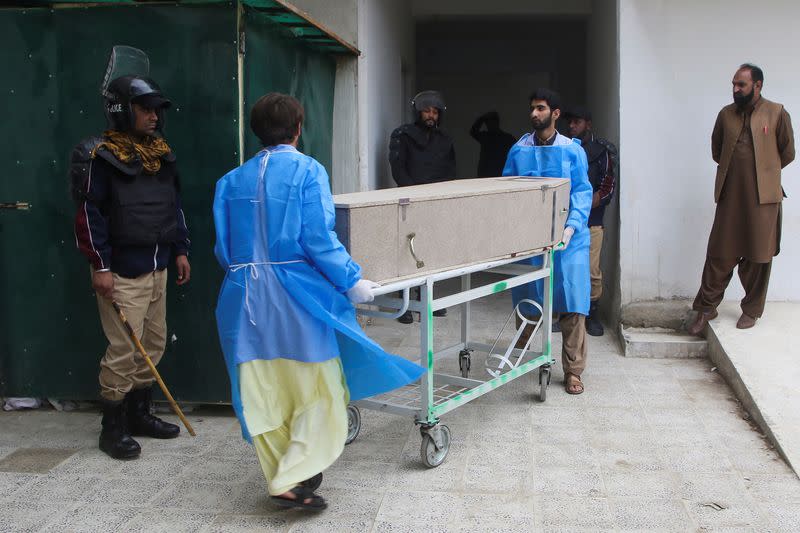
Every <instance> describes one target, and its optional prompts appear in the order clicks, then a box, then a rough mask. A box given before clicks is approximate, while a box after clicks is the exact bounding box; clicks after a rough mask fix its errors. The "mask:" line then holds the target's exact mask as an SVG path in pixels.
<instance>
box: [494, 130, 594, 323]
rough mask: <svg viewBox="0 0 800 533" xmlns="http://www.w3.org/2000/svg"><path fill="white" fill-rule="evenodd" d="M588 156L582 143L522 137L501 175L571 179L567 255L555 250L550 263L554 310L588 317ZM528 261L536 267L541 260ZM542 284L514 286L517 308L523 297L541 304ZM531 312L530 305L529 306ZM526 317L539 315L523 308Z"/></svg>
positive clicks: (562, 137) (589, 204) (512, 294)
mask: <svg viewBox="0 0 800 533" xmlns="http://www.w3.org/2000/svg"><path fill="white" fill-rule="evenodd" d="M587 169H588V163H587V161H586V152H585V151H584V150H583V148H581V145H580V141H578V140H570V139H569V138H567V137H564V136H563V135H561V134H560V133H559V134H557V136H556V139H555V141H554V142H553V144H552V145H551V146H534V144H533V136H532V135H531V134H529V133H528V134H526V135H524V136H523V137H522V138H521V139H520V140H519V141H518V142H517V144H515V145H514V146H513V147H512V148H511V151H509V153H508V158H507V159H506V166H505V168H504V169H503V175H504V176H538V177H543V178H569V179H570V187H571V188H570V194H569V216H568V217H567V223H566V226H572V228H573V229H574V230H575V234H574V235H573V236H572V240H570V242H569V245H568V246H567V248H566V250H563V251H557V252H556V253H555V259H554V264H553V311H555V312H557V313H580V314H582V315H588V314H589V296H590V293H591V279H590V274H589V245H590V240H591V239H590V235H589V227H588V226H587V221H588V219H589V211H590V210H591V208H592V185H591V184H590V183H589V177H588V174H587ZM526 262H528V263H530V264H532V265H536V266H539V265H541V264H542V259H541V257H535V258H532V259H530V260H527V261H526ZM543 288H544V287H543V281H542V280H539V281H535V282H533V283H529V284H528V285H523V286H521V287H515V288H514V289H512V291H511V297H512V300H513V302H514V305H515V306H516V305H517V304H518V303H519V301H520V300H522V299H524V298H527V299H530V300H534V301H536V302H539V303H540V304H541V303H542V301H543V299H544V291H543ZM531 307H532V306H531ZM522 311H523V312H524V313H525V314H528V315H538V310H536V311H534V310H533V309H522Z"/></svg>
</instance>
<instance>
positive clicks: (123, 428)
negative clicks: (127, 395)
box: [100, 401, 142, 459]
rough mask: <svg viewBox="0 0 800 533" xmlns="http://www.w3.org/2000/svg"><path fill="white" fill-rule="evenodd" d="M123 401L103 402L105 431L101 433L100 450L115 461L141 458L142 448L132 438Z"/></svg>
mask: <svg viewBox="0 0 800 533" xmlns="http://www.w3.org/2000/svg"><path fill="white" fill-rule="evenodd" d="M126 407H127V406H126V405H125V402H123V401H118V402H110V401H104V402H103V422H102V424H103V429H102V431H101V432H100V449H101V450H103V451H104V452H106V453H107V454H108V455H110V456H111V457H113V458H114V459H133V458H136V457H139V455H140V454H141V453H142V448H141V447H140V446H139V443H138V442H136V441H135V440H133V439H132V438H131V434H130V431H128V423H127V420H126V416H127V414H126V412H125V409H126Z"/></svg>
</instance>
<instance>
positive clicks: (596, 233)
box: [589, 226, 603, 302]
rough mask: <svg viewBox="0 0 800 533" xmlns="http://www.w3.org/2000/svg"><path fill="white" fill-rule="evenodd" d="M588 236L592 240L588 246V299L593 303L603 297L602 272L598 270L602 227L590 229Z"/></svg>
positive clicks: (601, 247)
mask: <svg viewBox="0 0 800 533" xmlns="http://www.w3.org/2000/svg"><path fill="white" fill-rule="evenodd" d="M589 234H590V236H591V239H592V240H591V244H590V246H589V267H590V272H591V277H592V293H591V296H590V298H589V299H590V300H592V301H593V302H595V301H597V300H599V299H600V297H601V296H602V295H603V271H602V270H600V252H601V251H602V250H603V226H592V227H590V228H589Z"/></svg>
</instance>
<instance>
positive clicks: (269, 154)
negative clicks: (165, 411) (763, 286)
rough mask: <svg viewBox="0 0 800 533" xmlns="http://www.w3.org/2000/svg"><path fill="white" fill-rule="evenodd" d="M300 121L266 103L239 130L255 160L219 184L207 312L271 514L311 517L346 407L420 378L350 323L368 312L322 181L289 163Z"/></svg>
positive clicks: (285, 103)
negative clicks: (255, 141)
mask: <svg viewBox="0 0 800 533" xmlns="http://www.w3.org/2000/svg"><path fill="white" fill-rule="evenodd" d="M303 120H304V110H303V107H302V105H301V104H300V102H298V101H297V100H296V99H295V98H293V97H291V96H288V95H284V94H279V93H269V94H267V95H265V96H263V97H261V98H260V99H259V100H258V101H257V102H256V103H255V105H254V106H253V109H252V111H251V115H250V127H251V129H252V130H253V132H254V133H255V134H256V135H257V136H258V137H259V139H260V140H261V142H262V143H263V145H264V149H263V150H261V151H260V152H259V153H258V154H256V155H255V157H253V158H252V159H250V160H249V161H247V162H245V163H244V164H243V165H242V166H240V167H238V168H236V169H234V170H232V171H231V172H229V173H228V174H226V175H225V176H224V177H222V178H221V179H220V180H219V181H218V182H217V186H216V192H215V196H214V225H215V229H216V237H217V242H216V246H215V254H216V256H217V260H218V261H219V263H220V265H222V267H223V268H224V269H225V270H226V275H225V279H224V281H223V283H222V287H221V289H220V293H219V300H218V303H217V309H216V318H217V327H218V332H219V338H220V343H221V345H222V351H223V353H224V355H225V361H226V365H227V368H228V373H229V375H230V380H231V392H232V397H233V407H234V410H235V411H236V414H237V416H238V418H239V421H240V423H241V426H242V432H243V435H244V437H245V438H246V439H248V440H250V441H251V442H252V443H253V444H254V446H255V448H256V453H257V455H258V458H259V462H260V464H261V467H262V470H263V471H264V475H265V477H266V479H267V483H268V488H269V493H270V495H271V496H272V499H273V500H274V501H275V502H276V503H278V504H279V505H282V506H286V507H301V508H304V509H312V510H319V509H323V508H325V506H326V502H325V500H324V499H323V498H321V497H320V496H318V495H317V494H316V493H315V492H314V489H315V488H316V487H317V486H318V485H319V482H320V481H321V472H322V471H323V470H324V469H326V468H327V467H328V466H330V465H331V464H332V463H333V462H334V461H335V460H336V458H337V457H338V456H339V455H340V454H341V453H342V450H343V447H344V442H345V438H346V435H347V411H346V410H347V403H348V401H350V400H358V399H361V398H366V397H368V396H372V395H375V394H379V393H383V392H387V391H389V390H392V389H395V388H398V387H401V386H404V385H407V384H409V383H412V382H414V381H415V380H417V379H418V378H419V376H420V375H421V374H422V372H423V369H422V368H421V367H420V366H418V365H416V364H414V363H411V362H410V361H407V360H405V359H403V358H400V357H397V356H394V355H390V354H387V353H386V352H384V350H383V349H382V348H381V347H380V346H379V345H377V344H376V343H375V342H373V341H372V340H370V339H369V338H368V337H367V336H366V335H365V334H364V332H363V331H362V329H361V327H360V326H359V325H358V323H357V321H356V315H355V308H354V306H353V305H354V304H357V303H367V302H369V301H372V299H373V295H372V289H374V288H375V287H377V286H378V285H377V284H376V283H373V282H371V281H369V280H365V279H362V278H361V267H360V266H359V265H358V264H356V263H355V262H354V261H353V259H352V258H351V257H350V255H349V254H348V253H347V251H346V250H345V248H344V246H343V245H342V244H341V243H340V242H339V240H338V238H337V236H336V233H335V232H334V231H333V228H334V222H335V210H334V205H333V199H332V196H331V192H330V184H329V180H328V175H327V173H326V172H325V169H324V168H323V167H322V165H320V164H319V163H318V162H317V161H316V160H315V159H313V158H312V157H309V156H307V155H304V154H302V153H300V152H299V151H298V150H297V142H298V139H299V137H300V132H301V128H302V123H303Z"/></svg>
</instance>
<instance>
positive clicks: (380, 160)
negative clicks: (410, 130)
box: [358, 0, 415, 190]
mask: <svg viewBox="0 0 800 533" xmlns="http://www.w3.org/2000/svg"><path fill="white" fill-rule="evenodd" d="M358 29H359V31H358V35H359V37H358V44H359V48H360V49H361V50H362V54H361V57H360V58H359V63H358V141H359V143H358V144H359V149H360V161H359V190H369V189H379V188H384V187H389V186H392V185H393V183H394V182H393V181H392V179H391V173H390V170H389V159H388V157H389V155H388V150H389V135H390V134H391V132H392V130H393V129H394V128H396V127H397V126H399V125H400V124H402V123H403V121H404V119H405V108H406V105H407V104H406V102H405V92H406V91H405V89H404V87H405V86H407V85H408V83H406V81H405V80H404V76H403V72H404V71H405V72H407V73H413V72H414V70H415V69H414V25H413V19H412V18H411V4H410V3H408V2H400V1H396V0H359V6H358Z"/></svg>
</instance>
